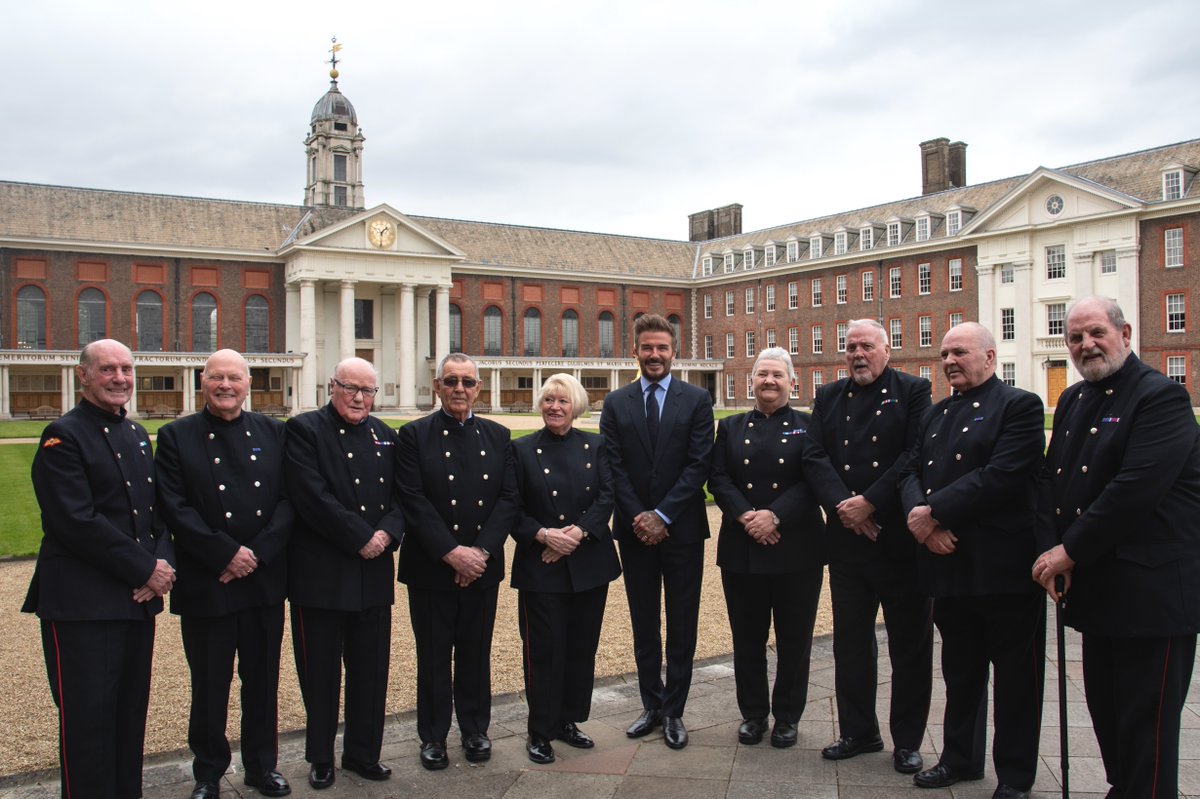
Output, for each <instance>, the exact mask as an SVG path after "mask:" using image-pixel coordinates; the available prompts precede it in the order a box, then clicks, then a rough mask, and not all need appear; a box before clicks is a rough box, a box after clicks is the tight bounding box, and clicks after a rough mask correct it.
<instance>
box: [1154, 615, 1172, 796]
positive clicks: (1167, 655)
mask: <svg viewBox="0 0 1200 799" xmlns="http://www.w3.org/2000/svg"><path fill="white" fill-rule="evenodd" d="M1170 664H1171V639H1170V638H1168V639H1167V651H1166V652H1164V653H1163V671H1162V681H1161V682H1160V683H1159V686H1158V718H1157V719H1156V721H1155V724H1154V781H1153V783H1152V784H1151V786H1150V795H1151V796H1157V795H1158V758H1159V744H1160V742H1161V740H1162V711H1163V697H1164V695H1165V694H1166V692H1167V669H1168V668H1169V667H1170Z"/></svg>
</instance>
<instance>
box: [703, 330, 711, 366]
mask: <svg viewBox="0 0 1200 799" xmlns="http://www.w3.org/2000/svg"><path fill="white" fill-rule="evenodd" d="M704 359H705V360H708V361H711V360H712V359H713V337H712V333H707V334H705V336H704Z"/></svg>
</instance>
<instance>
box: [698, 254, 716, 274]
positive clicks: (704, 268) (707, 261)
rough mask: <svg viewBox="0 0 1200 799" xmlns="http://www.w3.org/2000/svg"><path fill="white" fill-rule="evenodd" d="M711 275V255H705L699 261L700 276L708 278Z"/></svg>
mask: <svg viewBox="0 0 1200 799" xmlns="http://www.w3.org/2000/svg"><path fill="white" fill-rule="evenodd" d="M712 273H713V259H712V256H711V255H706V256H704V257H703V258H702V259H701V260H700V276H701V277H709V276H711V275H712Z"/></svg>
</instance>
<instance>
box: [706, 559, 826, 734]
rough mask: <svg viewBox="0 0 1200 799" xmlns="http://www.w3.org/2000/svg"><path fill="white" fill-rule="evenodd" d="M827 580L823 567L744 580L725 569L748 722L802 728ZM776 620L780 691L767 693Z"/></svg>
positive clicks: (741, 702) (740, 697) (741, 703)
mask: <svg viewBox="0 0 1200 799" xmlns="http://www.w3.org/2000/svg"><path fill="white" fill-rule="evenodd" d="M824 580H825V570H824V567H822V566H816V567H814V568H811V569H806V570H804V571H802V572H793V573H789V574H740V573H738V572H731V571H729V570H728V569H721V585H722V587H723V588H724V589H725V606H726V607H727V608H728V610H729V628H730V630H731V631H732V633H733V674H734V684H735V686H736V687H737V703H738V710H740V711H741V714H742V718H747V719H751V718H766V717H767V716H768V715H770V714H774V716H775V719H776V720H777V721H786V722H790V723H793V724H794V723H796V722H798V721H800V717H801V716H803V715H804V708H805V706H806V705H807V704H808V671H809V663H810V660H811V658H812V641H813V624H814V623H815V622H816V620H817V602H818V600H819V599H820V596H821V583H822V582H824ZM772 618H774V620H775V652H776V656H777V661H776V664H775V688H774V690H773V691H772V692H771V693H770V697H769V699H768V693H767V636H768V634H769V633H770V630H771V620H772Z"/></svg>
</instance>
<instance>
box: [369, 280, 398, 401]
mask: <svg viewBox="0 0 1200 799" xmlns="http://www.w3.org/2000/svg"><path fill="white" fill-rule="evenodd" d="M399 316H400V300H399V298H398V297H397V295H396V286H395V285H393V284H389V285H384V286H380V287H379V363H377V364H375V367H376V368H377V369H378V370H379V381H380V383H381V384H387V383H391V385H392V390H391V392H390V393H386V392H385V387H381V388H380V393H379V396H377V397H376V398H375V409H376V410H378V409H379V408H381V407H383V406H384V405H385V404H387V405H389V406H392V405H396V404H397V403H398V402H399V399H398V397H397V396H396V392H397V388H396V386H397V383H396V369H397V366H398V362H399V357H400V356H399V355H398V354H397V353H398V347H399V345H400V332H399V329H398V328H397V326H396V320H397V318H398V317H399Z"/></svg>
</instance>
